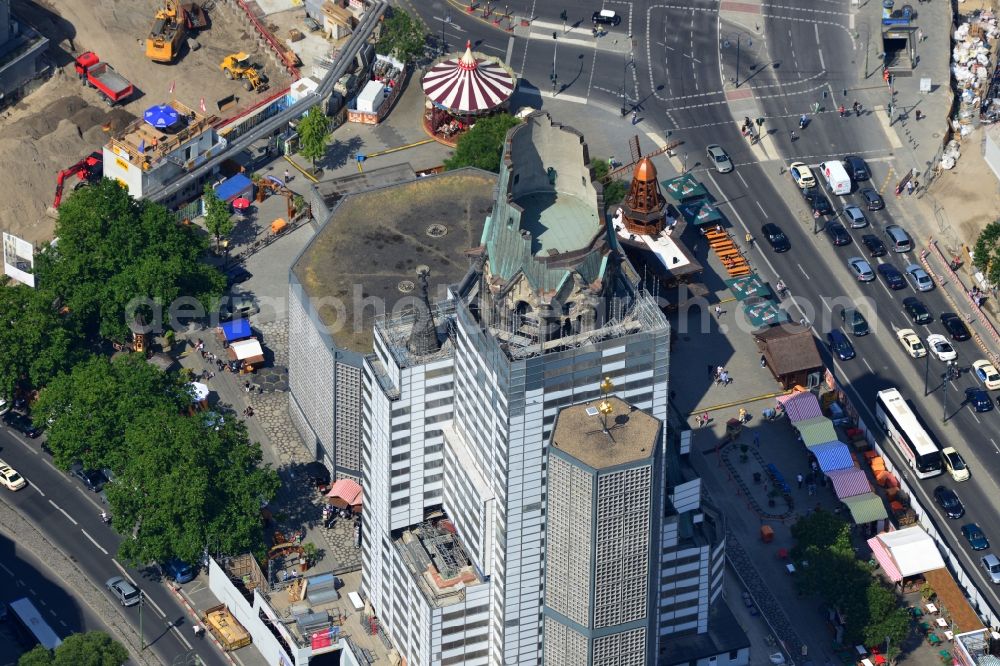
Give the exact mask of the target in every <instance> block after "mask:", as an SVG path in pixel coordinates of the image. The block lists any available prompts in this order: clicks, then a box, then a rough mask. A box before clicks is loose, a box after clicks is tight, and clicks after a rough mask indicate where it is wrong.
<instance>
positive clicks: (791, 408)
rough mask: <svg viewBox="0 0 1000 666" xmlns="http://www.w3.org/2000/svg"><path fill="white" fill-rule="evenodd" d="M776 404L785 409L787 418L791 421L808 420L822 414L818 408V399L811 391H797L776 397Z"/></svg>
mask: <svg viewBox="0 0 1000 666" xmlns="http://www.w3.org/2000/svg"><path fill="white" fill-rule="evenodd" d="M778 404H779V405H781V406H782V407H783V408H784V409H785V413H786V414H788V418H789V420H790V421H791V422H792V423H798V422H799V421H808V420H809V419H814V418H817V417H819V416H823V410H822V409H820V406H819V400H818V399H817V398H816V395H815V394H814V393H812V392H811V391H797V392H795V393H789V394H788V395H783V396H780V397H779V398H778Z"/></svg>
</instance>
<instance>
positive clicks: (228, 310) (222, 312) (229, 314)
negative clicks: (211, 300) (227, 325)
mask: <svg viewBox="0 0 1000 666" xmlns="http://www.w3.org/2000/svg"><path fill="white" fill-rule="evenodd" d="M258 312H260V308H259V307H257V302H256V301H254V299H253V298H252V297H250V296H234V297H233V298H232V299H223V302H222V305H221V306H220V307H219V318H220V319H222V320H223V321H229V320H230V319H249V318H250V317H251V316H252V315H255V314H257V313H258Z"/></svg>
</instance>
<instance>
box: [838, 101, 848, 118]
mask: <svg viewBox="0 0 1000 666" xmlns="http://www.w3.org/2000/svg"><path fill="white" fill-rule="evenodd" d="M837 112H838V113H840V117H841V118H843V117H845V116H846V115H847V109H846V108H844V105H843V104H841V105H840V106H839V107H837Z"/></svg>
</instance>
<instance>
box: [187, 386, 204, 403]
mask: <svg viewBox="0 0 1000 666" xmlns="http://www.w3.org/2000/svg"><path fill="white" fill-rule="evenodd" d="M187 388H188V391H190V392H191V400H192V402H196V403H197V402H201V401H203V400H208V386H207V385H206V384H202V383H201V382H191V383H189V384H188V385H187Z"/></svg>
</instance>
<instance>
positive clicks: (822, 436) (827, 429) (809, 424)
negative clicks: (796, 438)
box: [795, 416, 837, 446]
mask: <svg viewBox="0 0 1000 666" xmlns="http://www.w3.org/2000/svg"><path fill="white" fill-rule="evenodd" d="M795 428H796V429H797V430H798V431H799V434H800V435H802V443H803V444H805V445H806V446H816V445H817V444H823V443H825V442H832V441H834V440H836V439H837V431H836V430H834V428H833V423H831V422H830V419H828V418H826V417H825V416H818V417H816V418H814V419H809V420H807V421H799V422H798V423H796V424H795Z"/></svg>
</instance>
